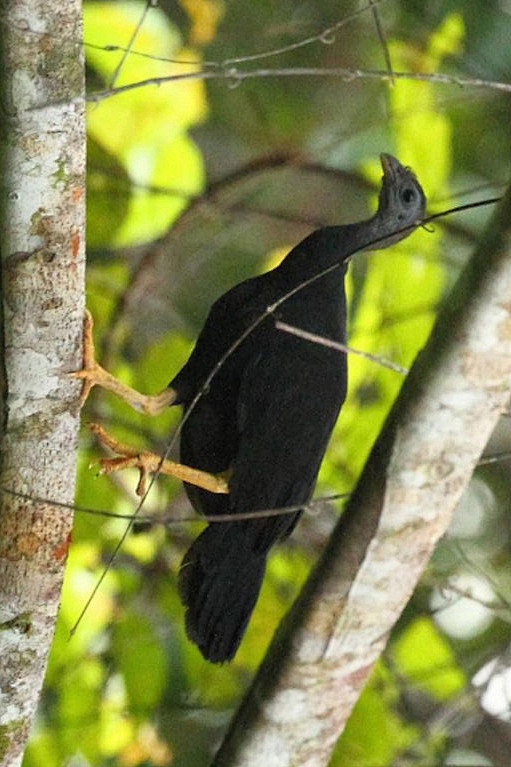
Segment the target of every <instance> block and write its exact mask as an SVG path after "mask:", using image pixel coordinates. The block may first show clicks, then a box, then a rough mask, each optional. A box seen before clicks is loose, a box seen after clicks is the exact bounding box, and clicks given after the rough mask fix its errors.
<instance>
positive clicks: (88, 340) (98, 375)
mask: <svg viewBox="0 0 511 767" xmlns="http://www.w3.org/2000/svg"><path fill="white" fill-rule="evenodd" d="M93 325H94V322H93V319H92V315H91V313H90V312H89V311H88V309H86V310H85V318H84V322H83V368H82V369H81V370H77V371H75V372H73V373H68V374H67V375H68V376H69V377H70V378H79V379H81V380H82V381H83V389H82V393H81V395H80V407H83V405H84V403H85V401H86V399H87V397H88V396H89V393H90V390H91V389H92V387H93V386H101V387H102V388H103V389H108V390H109V391H112V392H114V393H115V394H117V395H118V396H119V397H121V398H122V399H123V400H124V401H125V402H127V403H128V404H129V405H131V407H132V408H133V409H134V410H138V411H141V412H142V413H147V415H158V413H161V411H162V410H164V409H165V408H166V407H168V406H169V405H172V404H173V403H174V401H175V399H176V392H175V391H174V390H173V389H171V388H170V387H167V388H166V389H164V390H163V391H162V392H160V394H155V395H151V394H141V393H140V392H138V391H137V390H136V389H132V387H131V386H128V385H127V384H124V383H122V381H118V380H117V378H115V377H114V376H113V375H111V373H109V372H108V371H107V370H105V369H104V368H102V367H101V365H99V364H98V363H97V362H96V356H95V349H94V339H93V336H92V328H93Z"/></svg>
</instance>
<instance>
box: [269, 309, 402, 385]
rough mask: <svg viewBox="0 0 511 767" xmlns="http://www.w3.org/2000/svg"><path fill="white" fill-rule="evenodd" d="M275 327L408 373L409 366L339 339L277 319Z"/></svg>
mask: <svg viewBox="0 0 511 767" xmlns="http://www.w3.org/2000/svg"><path fill="white" fill-rule="evenodd" d="M275 327H276V328H278V330H283V331H284V332H286V333H290V334H291V335H293V336H298V338H303V339H305V340H306V341H311V342H312V343H315V344H320V345H321V346H327V347H328V348H329V349H337V351H339V352H344V353H345V354H355V355H357V356H358V357H363V358H364V359H366V360H370V361H371V362H375V363H376V364H377V365H380V366H381V367H382V368H387V369H388V370H393V371H394V373H401V374H403V375H406V374H407V373H408V368H404V367H402V365H397V364H396V363H395V362H391V361H390V360H386V359H385V358H384V357H378V356H377V355H376V354H371V353H370V352H364V351H361V350H360V349H354V348H353V347H352V346H347V345H346V344H340V343H339V342H338V341H332V339H331V338H325V337H324V336H318V335H317V334H316V333H309V332H308V331H307V330H302V329H301V328H297V327H294V326H293V325H288V324H287V322H281V321H280V320H277V321H276V322H275Z"/></svg>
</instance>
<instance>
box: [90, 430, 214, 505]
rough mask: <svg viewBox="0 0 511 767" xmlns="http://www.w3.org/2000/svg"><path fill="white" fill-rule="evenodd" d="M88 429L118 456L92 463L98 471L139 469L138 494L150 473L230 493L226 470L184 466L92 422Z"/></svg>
mask: <svg viewBox="0 0 511 767" xmlns="http://www.w3.org/2000/svg"><path fill="white" fill-rule="evenodd" d="M89 428H90V430H91V431H92V433H93V434H95V435H96V437H97V438H98V439H99V441H100V442H101V444H102V445H104V446H106V447H108V448H110V450H113V451H114V452H115V453H117V454H118V455H119V457H118V458H100V459H99V461H97V462H96V461H95V463H99V467H100V469H99V473H100V474H111V473H112V472H114V471H122V469H138V471H139V472H140V478H139V481H138V484H137V489H136V492H137V495H145V492H146V489H147V477H148V475H149V474H150V473H158V474H165V475H166V476H169V477H176V478H177V479H180V480H181V481H182V482H188V483H189V484H190V485H196V486H197V487H201V488H203V489H204V490H209V491H210V492H211V493H228V492H229V484H228V480H227V474H226V473H221V474H208V473H207V472H205V471H200V470H199V469H192V468H191V467H190V466H184V465H183V464H182V463H175V462H174V461H169V460H168V459H164V458H162V457H161V456H159V455H156V454H155V453H146V452H140V451H139V450H138V449H137V448H134V447H130V446H129V445H124V444H123V443H122V442H119V441H118V440H117V439H115V437H112V436H111V435H110V434H107V432H106V431H105V430H104V429H103V427H102V426H100V425H99V424H96V423H93V424H91V425H90V427H89Z"/></svg>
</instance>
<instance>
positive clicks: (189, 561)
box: [179, 524, 266, 663]
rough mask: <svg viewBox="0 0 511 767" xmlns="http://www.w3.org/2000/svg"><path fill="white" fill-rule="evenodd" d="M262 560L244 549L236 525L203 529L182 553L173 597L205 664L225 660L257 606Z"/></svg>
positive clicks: (245, 545)
mask: <svg viewBox="0 0 511 767" xmlns="http://www.w3.org/2000/svg"><path fill="white" fill-rule="evenodd" d="M265 565H266V557H265V555H264V554H255V553H254V552H253V551H251V549H250V547H249V546H248V544H247V542H246V539H245V536H244V534H243V532H242V530H241V529H240V526H239V525H235V524H229V525H223V524H213V525H210V526H209V527H207V528H206V529H205V530H204V531H203V532H202V533H201V535H200V536H199V537H198V538H197V540H196V541H195V542H194V543H193V544H192V546H191V547H190V548H189V550H188V552H187V553H186V555H185V557H184V559H183V562H182V564H181V569H180V572H179V594H180V597H181V601H182V602H183V604H184V605H185V607H186V633H187V634H188V637H189V638H190V639H191V640H192V642H195V644H197V645H198V647H199V649H200V651H201V653H202V654H203V656H204V657H205V658H206V660H209V661H211V662H212V663H223V662H225V661H228V660H231V659H232V658H233V657H234V655H235V654H236V651H237V649H238V647H239V644H240V642H241V640H242V638H243V634H244V633H245V629H246V627H247V624H248V621H249V618H250V616H251V614H252V611H253V609H254V607H255V604H256V602H257V597H258V596H259V591H260V589H261V582H262V579H263V575H264V570H265Z"/></svg>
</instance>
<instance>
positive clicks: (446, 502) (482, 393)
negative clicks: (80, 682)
mask: <svg viewBox="0 0 511 767" xmlns="http://www.w3.org/2000/svg"><path fill="white" fill-rule="evenodd" d="M510 296H511V189H510V190H509V191H508V193H507V195H506V197H505V199H504V200H503V202H502V204H501V206H500V207H499V209H498V210H497V212H496V214H495V216H494V217H493V219H492V221H491V223H490V225H489V227H488V229H487V231H486V234H485V236H484V237H483V239H482V242H481V245H480V246H479V247H478V249H477V250H476V252H475V253H474V255H473V257H472V258H471V260H470V262H469V263H468V264H467V267H466V268H465V270H464V272H463V273H462V275H461V277H460V278H459V280H458V282H457V284H456V286H455V288H454V290H453V292H452V294H451V296H450V300H449V301H448V302H446V305H445V307H444V309H443V310H442V312H441V314H440V316H439V318H438V321H437V323H436V325H435V328H434V330H433V332H432V335H431V337H430V339H429V341H428V344H427V346H426V347H425V349H424V350H423V352H422V353H421V354H420V355H419V356H418V358H417V360H416V362H415V364H414V366H413V368H412V370H411V373H410V375H409V377H408V379H407V381H406V383H405V384H404V386H403V389H402V391H401V393H400V395H399V397H398V399H397V401H396V403H395V406H394V408H393V409H392V412H391V414H390V416H389V418H388V419H387V423H386V425H385V427H384V429H383V431H382V433H381V435H380V437H379V439H378V440H377V442H376V444H375V446H374V448H373V451H372V453H371V455H370V458H369V460H368V462H367V464H366V467H365V469H364V471H363V473H362V476H361V478H360V481H359V483H358V485H357V487H356V489H355V491H354V493H353V496H352V498H351V499H350V501H349V503H348V505H347V508H346V511H345V513H344V514H343V516H342V517H341V519H340V521H339V523H338V525H337V527H336V529H335V530H334V533H333V535H332V537H331V540H330V542H329V544H328V546H327V548H326V550H325V552H324V554H323V556H322V557H321V559H320V561H319V562H318V564H317V566H316V567H315V569H314V570H313V572H312V574H311V576H310V578H309V579H308V581H307V583H306V585H305V587H304V589H303V591H302V593H301V595H300V597H299V598H298V599H297V601H296V602H295V604H294V606H293V608H292V609H291V611H290V613H289V614H288V616H287V617H286V619H285V620H284V622H283V624H282V625H281V627H280V629H279V631H278V632H277V635H276V637H275V639H274V641H273V643H272V645H271V647H270V649H269V651H268V654H267V656H266V658H265V660H264V661H263V664H262V666H261V668H260V670H259V673H258V675H257V677H256V679H255V680H254V683H253V685H252V688H251V689H250V691H249V693H248V695H247V696H246V699H245V700H244V702H243V704H242V706H241V708H240V710H239V711H238V713H237V715H236V717H235V719H234V721H233V723H232V725H231V727H230V730H229V732H228V734H227V736H226V739H225V741H224V743H223V745H222V746H221V748H220V751H219V753H218V754H217V756H216V759H215V760H214V765H216V767H220V765H222V767H232V766H233V765H239V766H240V767H241V765H247V764H250V765H251V767H258V765H261V766H263V765H264V767H267V765H268V764H277V763H278V764H279V767H288V766H289V767H290V765H294V764H300V765H303V766H304V767H320V766H322V765H326V764H327V763H328V760H329V757H330V753H331V750H332V748H333V746H334V745H335V742H336V740H337V738H338V737H339V735H340V734H341V732H342V731H343V728H344V726H345V723H346V721H347V719H348V717H349V714H350V712H351V709H352V707H353V705H354V703H355V702H356V700H357V698H358V697H359V695H360V692H361V690H362V688H363V686H364V684H365V682H366V680H367V678H368V676H369V674H370V672H371V670H372V668H373V666H374V663H375V662H376V660H377V659H378V656H379V655H380V653H381V651H382V650H383V648H384V646H385V643H386V640H387V637H388V635H389V633H390V631H391V629H392V627H393V625H394V624H395V622H396V621H397V619H398V618H399V615H400V614H401V612H402V610H403V608H404V607H405V605H406V603H407V601H408V599H409V598H410V595H411V594H412V592H413V589H414V587H415V584H416V582H417V580H418V579H419V577H420V574H421V572H422V570H423V569H424V567H425V566H426V564H427V562H428V560H429V557H430V555H431V553H432V551H433V548H434V546H435V544H436V542H437V541H438V539H439V538H440V537H441V536H442V535H443V534H444V533H445V531H446V529H447V527H448V524H449V521H450V519H451V515H452V512H453V510H454V508H455V506H456V504H457V502H458V500H459V498H460V496H461V494H462V492H463V490H464V488H465V486H466V484H467V483H468V481H469V479H470V477H471V475H472V472H473V470H474V467H475V466H476V464H477V462H478V459H479V456H480V454H481V453H482V451H483V449H484V447H485V445H486V442H487V441H488V438H489V436H490V435H491V433H492V430H493V428H494V426H495V424H496V422H497V420H498V418H499V415H500V413H501V412H502V411H504V410H505V407H506V405H507V402H508V399H509V396H510V392H511V301H510ZM275 755H278V762H277V761H275V758H276V757H275Z"/></svg>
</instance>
